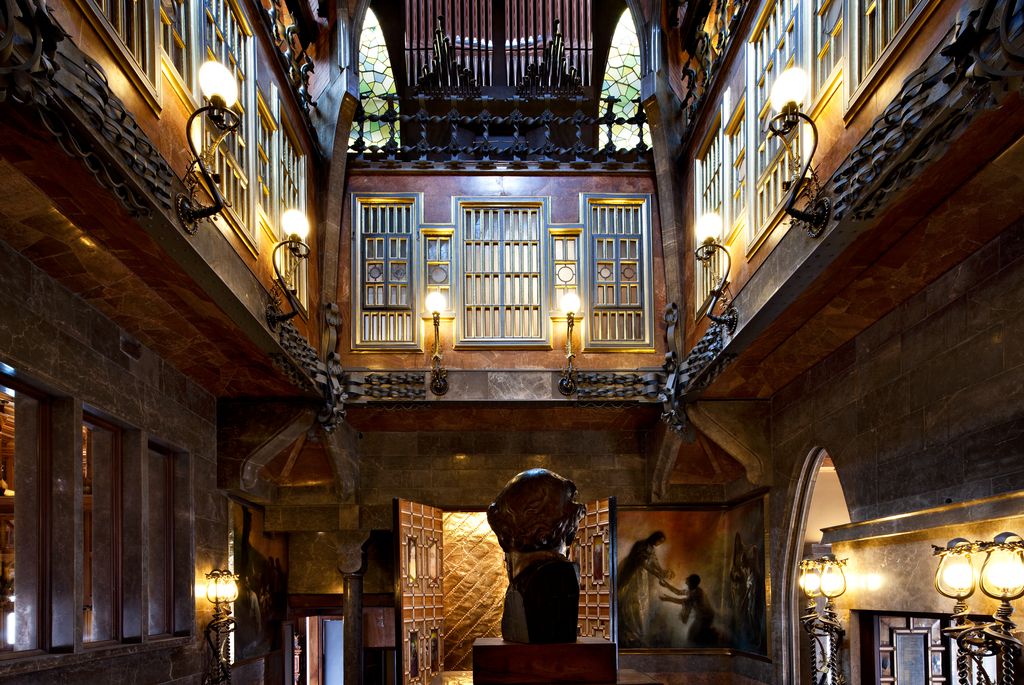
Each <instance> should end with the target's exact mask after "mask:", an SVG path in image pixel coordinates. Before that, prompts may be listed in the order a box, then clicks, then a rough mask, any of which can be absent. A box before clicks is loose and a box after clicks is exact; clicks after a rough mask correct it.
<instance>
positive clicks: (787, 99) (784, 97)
mask: <svg viewBox="0 0 1024 685" xmlns="http://www.w3.org/2000/svg"><path fill="white" fill-rule="evenodd" d="M810 83H811V81H810V79H809V78H807V72H806V71H804V70H803V69H801V68H800V67H790V68H789V69H786V70H785V71H784V72H782V73H781V74H779V77H778V78H777V79H775V83H774V84H772V93H771V96H770V97H771V101H772V107H774V108H775V111H776V112H781V111H782V110H783V109H785V107H786V105H790V104H796V105H799V104H800V103H801V102H803V100H804V98H805V97H807V90H808V88H809V87H810Z"/></svg>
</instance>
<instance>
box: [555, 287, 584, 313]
mask: <svg viewBox="0 0 1024 685" xmlns="http://www.w3.org/2000/svg"><path fill="white" fill-rule="evenodd" d="M558 306H559V307H560V308H561V309H562V313H563V314H565V315H566V316H569V315H570V314H575V313H576V312H578V311H579V310H580V296H579V295H577V294H576V293H574V292H568V293H566V294H564V295H562V299H561V300H560V301H559V303H558Z"/></svg>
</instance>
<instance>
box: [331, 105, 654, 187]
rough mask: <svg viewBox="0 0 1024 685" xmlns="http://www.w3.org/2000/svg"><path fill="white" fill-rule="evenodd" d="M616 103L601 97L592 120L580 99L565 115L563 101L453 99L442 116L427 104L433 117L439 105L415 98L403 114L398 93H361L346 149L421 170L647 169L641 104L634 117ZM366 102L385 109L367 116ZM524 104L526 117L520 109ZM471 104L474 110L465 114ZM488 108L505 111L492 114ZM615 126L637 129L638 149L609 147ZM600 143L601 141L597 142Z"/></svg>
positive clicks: (649, 162)
mask: <svg viewBox="0 0 1024 685" xmlns="http://www.w3.org/2000/svg"><path fill="white" fill-rule="evenodd" d="M618 100H619V99H618V98H614V97H607V98H604V99H603V100H602V103H603V105H604V107H603V108H604V113H603V114H602V115H601V116H596V117H595V116H592V115H588V114H586V113H584V111H583V104H584V100H583V99H582V98H578V99H576V100H575V104H576V108H575V110H574V111H572V112H571V113H569V110H570V109H571V106H572V104H573V101H572V100H569V101H566V100H565V99H564V98H563V99H557V98H541V99H539V100H536V99H534V100H528V101H527V100H522V99H520V98H513V99H508V100H494V99H489V98H481V99H480V100H478V101H475V102H474V103H472V104H470V103H466V102H459V101H452V103H451V109H449V110H448V112H446V113H434V114H432V113H431V110H430V109H428V106H427V104H428V102H429V103H430V104H432V105H433V106H434V111H435V112H437V111H439V109H438V102H437V101H436V100H431V101H428V100H426V99H421V100H420V101H419V104H420V106H419V108H418V110H417V111H416V112H415V113H414V114H407V113H405V112H401V113H400V112H399V110H398V96H397V95H387V96H383V97H379V98H373V97H369V94H367V93H364V94H363V98H362V99H361V100H360V102H359V106H358V107H357V109H356V114H355V119H354V126H353V136H352V141H351V143H350V144H349V152H350V154H351V155H353V157H354V158H355V159H356V160H358V161H365V162H371V163H372V162H411V163H415V164H417V165H421V166H433V165H434V164H458V163H461V162H476V163H478V165H479V164H480V163H482V164H489V163H493V162H508V163H509V165H510V166H512V167H515V166H519V165H522V166H524V167H525V166H527V165H528V164H530V163H540V164H544V165H558V164H563V163H564V164H569V165H571V166H580V167H586V166H591V165H595V164H596V165H602V166H606V167H621V166H625V165H630V166H633V167H636V168H645V169H646V168H650V167H651V165H652V160H651V157H652V156H651V148H650V145H648V143H647V142H646V140H649V139H650V134H649V132H648V127H647V116H646V114H645V113H644V109H643V107H642V106H641V105H640V100H639V98H638V99H637V100H634V102H635V103H636V113H635V114H633V115H632V116H630V117H621V116H615V113H614V106H615V104H616V103H617V102H618ZM369 101H376V102H377V103H380V102H383V105H384V106H383V107H381V108H379V109H378V112H379V113H375V114H371V113H369V112H368V111H367V110H368V109H373V108H372V107H367V106H366V103H367V102H369ZM527 103H529V110H530V111H532V112H533V114H532V115H527V114H526V113H525V112H524V106H527ZM481 106H482V109H480V107H481ZM460 107H461V108H462V109H461V110H460ZM470 107H474V108H475V110H476V111H473V112H472V113H470V112H468V111H467V110H468V109H469V108H470ZM492 110H495V111H499V112H502V111H503V112H507V113H505V114H494V113H492ZM556 110H558V111H556ZM372 124H376V125H378V126H373V128H374V129H379V134H378V135H375V136H374V139H375V141H382V142H374V143H369V142H367V140H368V138H369V136H368V135H367V128H368V125H372ZM617 126H635V127H636V133H637V135H636V136H635V137H636V140H637V141H638V142H637V143H636V145H634V146H633V147H631V148H619V147H617V146H616V145H615V144H614V142H612V141H613V140H614V136H613V135H612V133H613V131H614V130H615V127H617ZM399 131H400V133H399ZM599 132H600V135H599ZM599 139H603V140H606V141H607V142H605V143H604V144H603V145H601V144H600V143H599V142H598V141H599Z"/></svg>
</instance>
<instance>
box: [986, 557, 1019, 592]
mask: <svg viewBox="0 0 1024 685" xmlns="http://www.w3.org/2000/svg"><path fill="white" fill-rule="evenodd" d="M981 590H982V592H984V593H985V594H986V595H988V596H989V597H994V598H995V599H1000V600H1002V599H1016V598H1017V597H1020V596H1021V595H1022V594H1024V552H1022V550H1021V549H1020V548H1006V547H997V548H995V549H993V550H992V551H991V552H989V554H988V557H986V558H985V564H984V565H983V566H982V567H981Z"/></svg>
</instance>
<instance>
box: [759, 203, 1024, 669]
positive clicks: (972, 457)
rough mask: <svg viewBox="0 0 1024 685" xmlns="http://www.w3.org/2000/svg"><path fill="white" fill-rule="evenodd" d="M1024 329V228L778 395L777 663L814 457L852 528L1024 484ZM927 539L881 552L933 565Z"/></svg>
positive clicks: (891, 559) (906, 564) (905, 568)
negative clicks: (794, 528)
mask: <svg viewBox="0 0 1024 685" xmlns="http://www.w3.org/2000/svg"><path fill="white" fill-rule="evenodd" d="M1022 332H1024V222H1018V223H1017V224H1016V225H1015V226H1014V227H1012V228H1010V229H1008V230H1007V231H1005V232H1004V233H1002V234H1001V235H1000V236H999V237H998V238H996V239H994V240H992V241H991V242H989V243H988V244H986V245H984V246H982V247H981V248H980V249H979V250H978V251H977V252H976V253H975V254H974V255H973V256H971V257H970V258H968V259H967V260H966V261H964V262H963V263H962V264H960V265H959V266H957V267H956V268H954V269H952V270H950V271H949V272H947V273H946V274H945V275H944V276H942V277H941V278H940V279H939V280H937V281H936V282H935V283H933V284H932V285H930V286H928V287H927V288H925V289H924V290H922V291H921V292H919V293H918V294H917V295H915V296H913V297H912V298H910V299H909V300H907V301H906V302H905V303H904V304H902V305H900V306H899V307H897V308H896V310H894V311H893V312H892V313H890V314H889V315H887V316H886V317H884V318H882V319H881V320H879V321H878V322H877V323H875V324H874V325H873V326H871V327H870V328H869V329H867V330H866V331H865V332H863V333H861V334H860V335H858V336H857V337H856V338H855V339H854V340H852V341H851V342H850V343H848V344H846V345H844V346H842V347H841V348H840V349H839V350H837V351H836V352H835V353H833V354H832V355H831V356H829V357H828V358H826V359H825V360H824V361H822V362H821V363H819V364H817V365H816V366H814V367H813V368H812V369H811V370H809V371H808V372H806V373H804V374H802V375H801V376H799V377H798V378H797V379H796V380H795V381H793V382H792V383H790V384H789V385H788V386H786V387H785V388H783V389H782V390H780V391H779V392H778V393H776V395H775V396H774V398H773V399H772V408H773V420H772V443H773V446H772V464H773V473H772V480H773V485H774V489H773V493H772V496H771V497H770V504H771V519H772V521H774V524H773V528H774V531H775V532H774V533H773V535H775V536H777V539H778V541H779V543H780V544H777V545H773V546H772V554H771V558H770V563H771V576H772V578H773V579H774V580H773V593H777V596H778V597H779V600H778V601H780V602H782V603H781V604H779V605H778V606H779V607H780V610H778V611H775V612H773V614H774V615H773V630H774V631H776V633H777V634H779V639H777V640H774V644H775V646H776V650H777V657H778V658H780V659H781V651H782V649H783V646H784V643H785V640H786V639H787V638H786V636H785V635H781V632H782V630H781V625H782V624H781V623H780V621H782V620H783V618H782V617H783V616H784V615H786V614H787V613H789V612H792V614H791V615H792V616H795V611H796V607H795V606H793V607H787V606H786V605H785V602H786V601H787V600H786V596H787V595H786V594H785V588H786V585H787V584H791V583H793V582H794V580H795V571H794V569H793V568H789V567H787V566H786V558H785V556H786V550H785V547H786V545H785V544H782V543H783V542H784V541H785V536H786V535H788V534H789V527H790V526H791V525H793V524H792V521H794V520H798V519H793V518H792V516H793V512H792V508H793V506H794V505H793V503H794V502H795V501H796V500H797V497H798V494H799V488H800V484H799V479H800V473H801V469H802V468H803V467H804V464H805V462H806V461H807V460H808V459H809V458H810V457H811V456H813V455H814V454H816V453H817V452H818V450H819V449H820V448H824V449H826V450H827V451H828V453H829V455H831V457H832V460H833V462H834V464H835V466H836V470H837V472H838V475H839V479H840V482H841V483H842V486H843V489H844V492H845V495H846V500H847V505H848V507H849V510H850V516H851V519H852V520H853V521H854V522H857V521H865V520H870V519H875V518H879V517H886V516H897V515H900V514H905V513H907V512H914V511H919V510H922V509H927V508H930V507H934V506H942V505H944V504H948V503H958V502H964V501H967V500H973V499H977V498H982V497H989V496H993V495H998V494H1000V493H1010V492H1014V491H1019V490H1022V489H1024V462H1022V459H1021V457H1022V456H1024V451H1022V449H1024V440H1022V439H1021V436H1022V435H1024V397H1022V392H1024V390H1022V389H1024V353H1022V352H1021V347H1020V345H1018V344H1016V343H1015V341H1016V340H1017V339H1019V337H1020V336H1021V334H1022ZM947 539H948V538H947ZM944 541H945V540H943V542H944ZM919 543H921V540H916V541H914V542H913V545H916V547H914V549H913V550H911V548H910V547H906V546H905V544H904V542H903V541H893V542H892V543H891V545H890V542H889V541H888V540H879V541H874V542H871V543H870V545H869V546H877V550H876V551H875V552H872V554H878V555H888V556H887V559H888V561H887V562H886V563H887V564H892V565H893V566H892V568H895V564H897V563H899V564H900V566H901V567H902V569H901V571H900V573H901V574H903V573H910V572H912V571H913V570H914V569H918V567H919V566H920V565H921V564H922V563H923V562H921V561H920V560H919V559H917V557H918V550H917V547H919V546H920V544H919ZM908 544H909V543H908ZM866 546H867V545H866ZM901 549H902V551H901ZM911 557H913V558H911ZM930 569H931V567H930V566H929V567H928V569H918V570H919V571H920V573H918V575H920V576H923V577H925V578H928V577H930V574H931V570H930ZM929 582H930V581H929ZM914 596H916V595H914ZM900 605H901V606H902V605H904V602H900ZM929 606H932V605H931V604H929Z"/></svg>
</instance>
